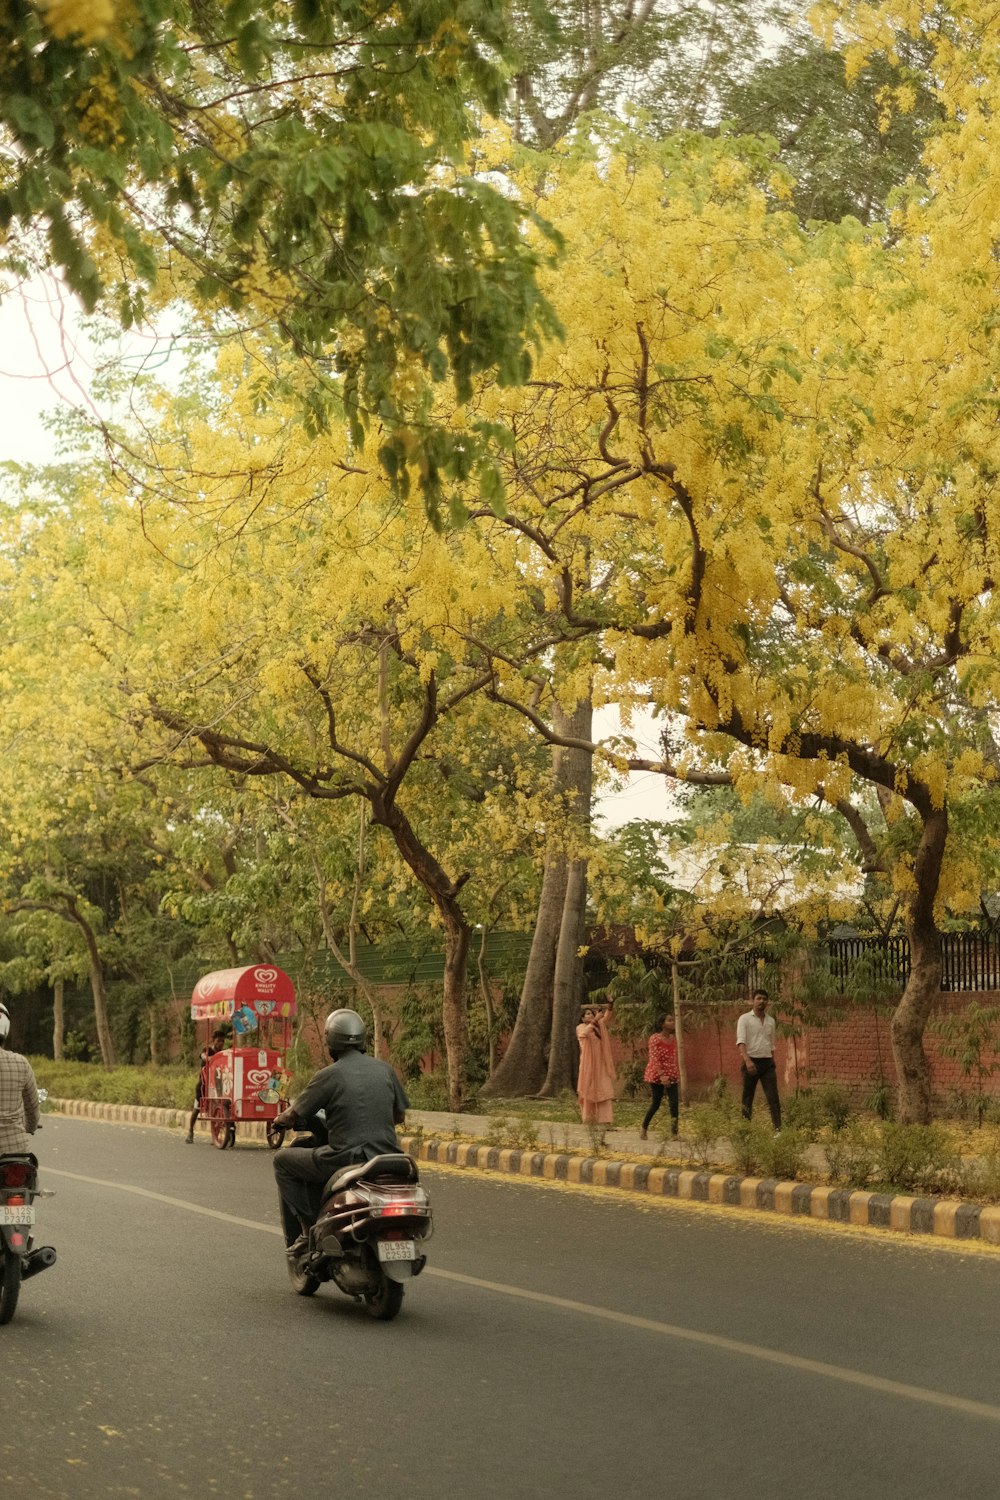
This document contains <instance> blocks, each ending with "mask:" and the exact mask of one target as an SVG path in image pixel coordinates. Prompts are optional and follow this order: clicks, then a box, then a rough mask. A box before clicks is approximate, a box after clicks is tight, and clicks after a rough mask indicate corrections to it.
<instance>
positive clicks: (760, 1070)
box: [740, 1057, 781, 1130]
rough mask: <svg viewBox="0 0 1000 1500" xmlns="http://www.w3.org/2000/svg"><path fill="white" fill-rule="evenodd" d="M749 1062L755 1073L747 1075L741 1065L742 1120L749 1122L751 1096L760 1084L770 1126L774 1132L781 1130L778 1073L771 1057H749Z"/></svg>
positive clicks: (744, 1067) (751, 1107) (751, 1106)
mask: <svg viewBox="0 0 1000 1500" xmlns="http://www.w3.org/2000/svg"><path fill="white" fill-rule="evenodd" d="M750 1061H751V1062H752V1063H753V1065H754V1067H755V1068H756V1069H757V1071H756V1073H748V1072H747V1069H746V1064H745V1063H741V1064H740V1067H741V1069H742V1072H743V1118H744V1120H749V1118H750V1115H751V1112H752V1110H753V1096H754V1094H755V1093H756V1092H757V1085H758V1083H759V1084H760V1086H761V1088H762V1089H763V1090H764V1098H765V1099H766V1100H767V1107H768V1109H769V1110H770V1111H771V1124H772V1125H773V1126H774V1128H775V1130H780V1129H781V1100H780V1099H779V1098H778V1073H777V1069H776V1068H775V1066H774V1058H773V1057H751V1059H750Z"/></svg>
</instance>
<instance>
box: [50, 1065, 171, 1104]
mask: <svg viewBox="0 0 1000 1500" xmlns="http://www.w3.org/2000/svg"><path fill="white" fill-rule="evenodd" d="M31 1065H32V1067H33V1069H34V1072H35V1077H36V1078H37V1079H38V1086H39V1088H43V1089H47V1090H48V1093H49V1094H50V1095H51V1097H52V1098H53V1099H92V1100H94V1101H95V1102H96V1103H100V1104H142V1105H145V1106H147V1107H150V1108H154V1109H190V1108H191V1106H192V1104H193V1102H194V1091H195V1086H196V1084H197V1081H198V1073H197V1070H195V1069H192V1068H185V1067H162V1068H160V1067H158V1068H153V1067H145V1068H131V1067H123V1068H103V1067H101V1066H100V1065H99V1064H96V1063H81V1062H71V1061H66V1062H58V1063H57V1062H53V1061H52V1059H51V1058H49V1057H34V1058H32V1059H31Z"/></svg>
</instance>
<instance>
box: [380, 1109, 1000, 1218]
mask: <svg viewBox="0 0 1000 1500" xmlns="http://www.w3.org/2000/svg"><path fill="white" fill-rule="evenodd" d="M399 1143H400V1146H401V1147H402V1149H403V1150H404V1151H406V1152H408V1153H409V1154H410V1156H415V1157H416V1158H417V1160H418V1161H426V1162H430V1163H434V1162H437V1163H439V1164H441V1165H446V1166H453V1165H458V1166H462V1167H472V1168H478V1169H479V1170H480V1171H488V1172H505V1173H508V1174H510V1175H511V1176H521V1177H524V1176H531V1177H543V1178H547V1179H550V1180H555V1181H558V1182H570V1183H580V1184H583V1185H588V1186H594V1187H607V1188H623V1189H625V1190H626V1191H627V1192H633V1193H636V1192H638V1193H650V1194H652V1195H653V1196H655V1197H662V1198H680V1199H685V1200H687V1201H689V1202H694V1203H709V1204H714V1205H718V1206H720V1207H726V1206H731V1207H735V1208H752V1209H757V1210H760V1211H761V1212H763V1213H771V1214H787V1215H789V1216H795V1217H801V1216H802V1215H805V1216H806V1217H808V1218H813V1219H827V1220H833V1221H835V1222H837V1223H841V1224H853V1225H855V1226H857V1227H863V1228H875V1229H893V1230H898V1231H899V1232H901V1233H904V1234H932V1235H936V1236H938V1237H939V1238H946V1239H960V1240H975V1239H978V1240H983V1241H985V1242H986V1243H987V1244H990V1245H1000V1206H997V1205H992V1204H991V1205H984V1204H980V1203H961V1202H958V1201H957V1200H956V1199H954V1198H910V1197H906V1196H904V1195H902V1194H898V1195H895V1194H889V1193H868V1192H858V1191H851V1190H850V1189H838V1188H829V1187H826V1186H825V1185H823V1186H821V1185H818V1184H816V1185H813V1184H811V1183H808V1182H776V1181H775V1180H774V1178H770V1177H768V1178H760V1177H736V1176H733V1175H732V1174H731V1173H726V1172H695V1171H687V1170H684V1169H683V1168H678V1167H654V1166H648V1165H646V1164H645V1163H643V1164H639V1163H637V1162H617V1161H614V1162H613V1161H606V1160H603V1159H600V1158H597V1157H570V1156H565V1155H556V1154H547V1153H545V1152H542V1151H514V1150H504V1149H498V1148H497V1147H495V1146H477V1145H474V1144H469V1143H465V1142H463V1143H461V1144H460V1143H458V1142H456V1141H442V1140H433V1139H427V1138H426V1137H422V1136H412V1135H401V1136H400V1142H399Z"/></svg>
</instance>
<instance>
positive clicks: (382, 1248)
mask: <svg viewBox="0 0 1000 1500" xmlns="http://www.w3.org/2000/svg"><path fill="white" fill-rule="evenodd" d="M378 1258H379V1260H416V1258H417V1247H416V1245H415V1244H414V1243H413V1241H412V1240H379V1242H378Z"/></svg>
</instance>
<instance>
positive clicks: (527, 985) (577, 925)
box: [481, 700, 593, 1099]
mask: <svg viewBox="0 0 1000 1500" xmlns="http://www.w3.org/2000/svg"><path fill="white" fill-rule="evenodd" d="M592 714H593V709H592V706H591V704H590V702H589V700H585V701H583V702H581V703H578V704H577V706H576V708H575V709H574V710H573V712H572V713H571V714H566V713H564V712H563V711H562V709H560V708H559V706H558V704H557V705H556V706H555V708H554V710H553V725H554V727H555V729H556V731H557V733H559V734H561V735H564V736H565V737H566V738H567V739H586V740H589V739H590V730H591V720H592ZM553 770H554V778H553V780H554V785H553V801H554V803H555V805H556V806H559V807H562V806H564V805H566V806H567V807H568V813H569V818H570V820H571V822H572V823H573V824H575V825H576V827H575V833H574V835H573V837H574V839H575V841H577V842H580V843H582V841H583V838H584V836H585V833H586V830H587V828H588V826H589V820H590V793H591V779H592V760H591V756H590V755H589V754H588V753H587V752H586V751H582V750H567V749H557V750H556V752H555V755H554V757H553ZM554 821H555V820H554ZM569 842H570V840H569V839H568V837H567V832H566V829H565V828H559V830H558V833H557V834H556V836H555V837H554V838H553V842H552V845H551V847H550V849H549V852H548V854H547V855H546V860H545V866H544V869H543V872H542V889H541V895H540V897H539V902H538V916H537V918H536V921H535V932H534V936H533V938H532V941H531V952H530V954H529V956H528V967H527V969H526V971H525V975H524V984H523V986H522V989H521V1001H520V1004H519V1005H518V1010H517V1020H516V1021H515V1023H514V1030H513V1033H512V1035H511V1039H510V1044H509V1046H508V1047H507V1051H506V1052H505V1053H504V1055H503V1057H502V1059H501V1061H500V1065H499V1067H498V1068H497V1070H496V1072H495V1073H494V1074H493V1076H492V1077H491V1078H490V1079H489V1080H488V1081H487V1083H486V1085H485V1087H484V1088H483V1089H482V1091H481V1092H482V1093H483V1094H484V1095H485V1096H486V1097H487V1098H494V1099H498V1098H523V1097H526V1096H532V1095H533V1096H536V1097H541V1096H543V1095H544V1096H545V1097H548V1096H549V1095H553V1094H558V1093H559V1092H560V1091H561V1090H562V1089H564V1088H572V1087H573V1085H574V1082H575V1079H576V1063H577V1058H576V1007H577V1006H578V1005H579V1002H580V1000H581V998H582V996H581V988H582V984H581V980H582V970H583V966H582V963H581V961H580V959H579V957H578V954H579V949H580V945H581V942H582V939H583V925H582V920H581V921H578V915H579V914H580V913H582V912H583V910H584V909H585V904H586V894H587V875H586V868H587V867H586V861H585V860H584V861H581V868H580V870H579V871H578V872H577V874H576V877H575V880H574V882H573V891H572V895H571V896H570V895H568V892H569V891H570V873H571V867H572V864H573V863H574V862H575V861H573V860H572V859H571V854H572V852H573V851H572V850H570V851H569V852H567V844H568V843H569ZM568 900H571V901H572V914H571V915H570V917H569V919H568V921H567V922H565V946H563V934H564V919H565V909H566V904H567V901H568ZM560 950H561V951H562V955H563V956H562V963H561V965H560V960H559V955H560ZM557 974H558V975H559V979H558V989H557ZM557 1012H558V1014H557ZM553 1054H554V1055H553Z"/></svg>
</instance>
